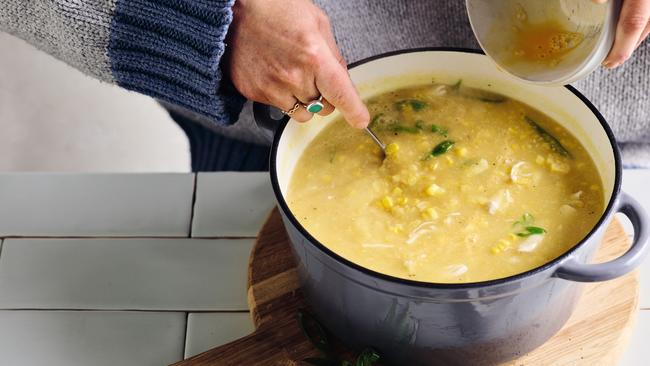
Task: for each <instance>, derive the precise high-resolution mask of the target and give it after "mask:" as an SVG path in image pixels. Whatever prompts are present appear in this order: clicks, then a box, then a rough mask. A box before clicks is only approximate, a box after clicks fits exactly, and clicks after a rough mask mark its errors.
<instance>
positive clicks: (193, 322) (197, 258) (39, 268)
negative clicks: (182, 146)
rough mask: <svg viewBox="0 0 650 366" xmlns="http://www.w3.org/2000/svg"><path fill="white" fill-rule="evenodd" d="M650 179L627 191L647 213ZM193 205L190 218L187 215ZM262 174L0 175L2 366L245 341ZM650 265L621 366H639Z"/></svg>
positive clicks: (648, 320)
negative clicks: (249, 272) (250, 257)
mask: <svg viewBox="0 0 650 366" xmlns="http://www.w3.org/2000/svg"><path fill="white" fill-rule="evenodd" d="M649 182H650V170H629V171H625V173H624V180H623V189H624V190H625V191H626V192H628V193H630V194H631V195H633V196H634V197H635V198H637V199H638V200H640V201H641V202H642V203H643V204H644V205H645V207H646V209H648V210H649V211H650V191H649V190H648V189H647V184H648V183H649ZM193 202H194V204H193ZM273 205H274V198H273V194H272V192H271V189H270V185H269V183H268V176H267V174H265V173H206V174H203V173H201V174H198V175H193V174H38V173H28V174H25V173H7V174H0V238H4V239H0V240H1V242H0V364H1V365H21V366H32V365H33V366H40V365H44V364H47V365H51V366H59V365H60V366H76V365H79V366H82V365H83V366H86V365H93V366H103V365H107V366H108V365H111V366H115V365H139V366H144V365H163V364H169V363H172V362H175V361H178V360H181V359H183V358H186V357H189V356H192V355H194V354H197V353H200V352H202V351H205V350H207V349H210V348H212V347H214V346H217V345H220V344H223V343H226V342H229V341H231V340H234V339H237V338H240V337H242V336H244V335H246V334H248V333H250V332H251V331H252V330H253V327H252V323H251V320H250V318H249V316H248V313H247V306H246V288H245V284H246V269H247V262H248V255H249V252H250V248H251V246H252V244H253V240H254V237H255V235H256V233H257V231H258V230H259V228H260V227H261V225H262V223H263V220H264V218H265V217H266V215H267V214H268V212H269V211H270V210H271V208H272V207H273ZM649 338H650V261H646V263H645V264H643V265H642V267H641V301H640V310H639V316H638V319H637V324H636V327H635V330H634V335H633V337H632V341H631V343H630V345H629V349H628V351H627V352H626V354H625V356H624V358H623V360H622V361H621V365H623V366H637V365H638V366H640V365H646V364H647V363H648V362H647V360H648V359H649V358H650V348H648V347H646V346H645V343H646V340H647V339H649Z"/></svg>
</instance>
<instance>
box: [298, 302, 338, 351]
mask: <svg viewBox="0 0 650 366" xmlns="http://www.w3.org/2000/svg"><path fill="white" fill-rule="evenodd" d="M297 318H298V325H300V329H301V330H302V332H303V333H304V334H305V336H306V337H307V339H309V341H310V342H311V344H312V345H313V346H314V348H316V349H317V350H318V351H319V352H320V353H321V354H322V355H323V356H325V357H326V358H332V357H331V351H332V350H331V347H330V344H329V341H328V340H327V334H326V333H325V330H324V329H323V327H322V326H321V325H320V323H319V322H318V321H316V319H314V318H313V317H312V316H311V315H309V314H307V313H303V312H302V311H299V312H298V315H297Z"/></svg>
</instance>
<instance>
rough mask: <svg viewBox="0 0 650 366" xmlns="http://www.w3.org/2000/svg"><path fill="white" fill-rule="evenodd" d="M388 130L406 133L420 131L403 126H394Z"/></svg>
mask: <svg viewBox="0 0 650 366" xmlns="http://www.w3.org/2000/svg"><path fill="white" fill-rule="evenodd" d="M390 130H391V131H393V132H406V133H418V132H420V130H419V129H418V128H417V127H411V126H404V125H400V124H394V125H391V126H390Z"/></svg>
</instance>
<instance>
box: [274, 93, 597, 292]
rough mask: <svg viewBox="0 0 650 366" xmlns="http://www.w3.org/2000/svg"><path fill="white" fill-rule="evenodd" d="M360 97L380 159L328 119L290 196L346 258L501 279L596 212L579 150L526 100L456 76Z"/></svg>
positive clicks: (421, 276)
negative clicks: (384, 150) (464, 83)
mask: <svg viewBox="0 0 650 366" xmlns="http://www.w3.org/2000/svg"><path fill="white" fill-rule="evenodd" d="M367 105H368V108H369V110H370V113H371V116H372V122H371V125H370V127H371V128H372V129H373V130H374V131H375V132H376V133H377V135H378V136H379V137H380V138H381V139H382V140H383V141H384V142H386V143H388V147H387V154H386V157H385V158H384V157H383V155H382V154H381V151H380V150H379V148H378V147H377V146H375V145H374V143H373V141H372V140H371V139H370V138H369V137H368V136H367V135H365V133H364V132H363V131H359V130H353V129H351V128H349V127H347V125H346V123H345V121H344V120H342V119H340V120H336V121H334V122H332V123H331V125H330V126H327V127H326V128H325V129H324V130H323V131H322V132H321V133H320V134H319V135H318V136H317V137H316V138H315V139H314V140H313V141H312V142H311V144H310V145H309V146H308V147H307V148H306V149H305V152H304V153H303V155H302V156H301V158H300V159H299V161H298V163H297V165H296V168H295V170H294V173H293V177H292V179H291V182H290V186H289V191H288V195H287V201H288V204H289V207H290V209H291V211H292V212H293V214H294V215H295V216H296V217H297V219H298V220H299V221H300V223H301V224H302V225H303V226H304V227H305V228H306V229H307V230H308V231H309V232H310V233H311V234H312V235H313V236H314V237H315V238H316V239H318V240H319V241H320V242H321V243H323V244H324V245H325V246H327V247H328V248H329V249H331V250H332V251H334V252H335V253H337V254H339V255H341V256H343V257H344V258H346V259H348V260H350V261H352V262H354V263H357V264H359V265H361V266H364V267H366V268H369V269H372V270H374V271H377V272H381V273H385V274H388V275H391V276H396V277H401V278H408V279H413V280H418V281H426V282H437V283H464V282H476V281H486V280H492V279H497V278H502V277H507V276H511V275H514V274H517V273H521V272H525V271H527V270H530V269H533V268H535V267H538V266H540V265H543V264H544V263H547V262H549V261H551V260H553V259H554V258H556V257H558V256H560V255H561V254H562V253H564V252H566V251H567V250H569V249H570V248H571V247H572V246H574V245H575V244H577V243H578V242H579V241H580V240H581V239H583V238H584V237H585V236H586V234H587V233H588V232H589V231H590V230H591V229H592V228H593V227H594V225H595V224H596V222H597V221H598V218H599V217H600V216H601V214H602V212H603V209H604V202H603V194H602V189H603V187H602V183H601V179H600V176H599V175H598V172H597V169H596V167H595V165H594V163H593V161H592V159H591V158H590V156H589V155H588V153H587V151H586V150H585V149H584V147H583V146H581V144H580V142H579V141H578V140H577V139H576V138H575V137H573V136H572V135H571V134H570V133H569V132H568V131H567V130H566V129H564V128H563V127H562V126H560V125H559V124H558V123H557V122H555V121H553V120H552V119H551V118H549V117H548V116H546V115H545V114H543V113H541V112H540V111H538V110H535V109H533V108H531V107H530V106H527V105H526V104H524V103H521V102H519V101H516V100H513V99H510V98H507V97H504V96H502V95H499V94H494V93H491V92H487V91H483V90H479V89H473V88H468V87H463V86H462V82H461V81H459V82H458V83H456V84H454V85H444V84H431V85H426V86H418V87H412V88H406V89H401V90H397V91H394V92H390V93H386V94H383V95H380V96H377V97H375V98H373V99H371V100H368V101H367Z"/></svg>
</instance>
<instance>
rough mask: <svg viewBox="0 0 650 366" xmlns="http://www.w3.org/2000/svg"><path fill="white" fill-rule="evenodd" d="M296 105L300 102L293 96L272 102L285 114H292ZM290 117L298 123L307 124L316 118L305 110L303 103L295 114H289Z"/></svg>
mask: <svg viewBox="0 0 650 366" xmlns="http://www.w3.org/2000/svg"><path fill="white" fill-rule="evenodd" d="M296 103H300V102H298V100H296V98H295V97H293V96H288V97H284V98H281V99H277V100H271V104H272V105H274V106H276V107H278V108H280V109H282V110H283V111H284V112H290V111H291V110H293V109H294V108H295V107H296ZM288 115H289V117H291V118H293V119H294V120H296V121H298V122H307V121H309V120H310V119H311V118H312V117H313V116H314V115H313V114H311V113H309V112H307V111H306V110H305V108H304V107H303V106H302V103H300V104H299V105H298V107H297V108H296V109H295V111H294V112H293V113H288Z"/></svg>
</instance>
